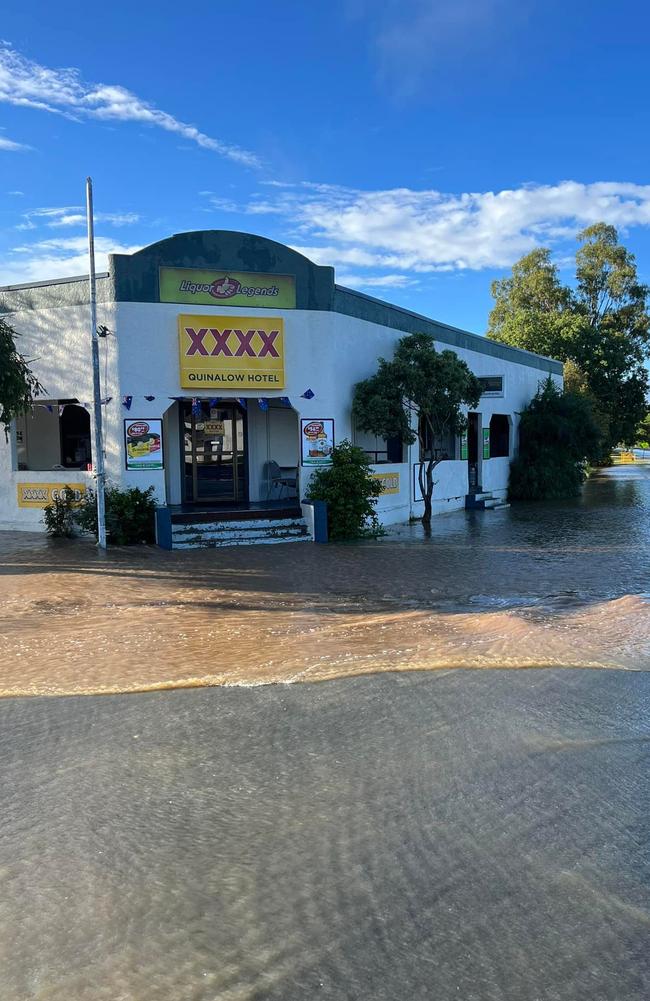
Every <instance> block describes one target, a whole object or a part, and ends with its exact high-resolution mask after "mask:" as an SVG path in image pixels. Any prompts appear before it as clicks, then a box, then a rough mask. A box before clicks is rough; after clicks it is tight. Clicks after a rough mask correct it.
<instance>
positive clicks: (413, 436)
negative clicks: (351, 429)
mask: <svg viewBox="0 0 650 1001" xmlns="http://www.w3.org/2000/svg"><path fill="white" fill-rule="evenodd" d="M480 396H481V387H480V383H479V381H478V379H477V378H476V376H475V375H474V374H473V373H472V372H471V371H470V369H469V368H468V367H467V365H466V364H465V362H464V361H461V359H460V358H459V357H458V355H457V354H455V353H454V352H453V351H441V352H438V351H436V349H435V347H434V341H433V337H432V336H431V335H430V334H408V335H407V336H406V337H402V338H401V339H400V340H399V341H398V343H397V347H396V349H395V354H394V356H393V359H392V361H386V359H385V358H380V359H379V368H378V371H377V373H376V374H375V375H373V376H371V377H370V378H369V379H365V380H364V381H363V382H359V383H357V385H356V386H355V388H354V397H353V403H352V416H353V418H354V422H355V424H356V426H357V427H358V428H359V429H360V430H361V431H368V432H370V433H371V434H375V435H377V436H378V437H379V438H401V440H402V441H403V442H405V443H407V444H413V443H414V442H415V441H419V443H420V460H421V465H420V472H419V475H420V489H421V491H422V497H423V498H424V514H423V516H422V522H423V524H424V525H430V524H431V497H432V494H433V488H434V485H435V484H434V480H433V470H434V469H435V467H436V466H437V465H438V463H439V462H441V461H442V460H441V458H436V457H435V453H434V449H433V443H434V441H435V440H436V438H441V439H444V438H446V437H447V436H449V435H453V436H455V435H458V434H461V433H462V432H463V431H464V430H465V428H466V427H467V418H466V417H465V415H464V414H463V412H462V409H461V408H462V407H464V406H467V407H476V406H478V401H479V399H480Z"/></svg>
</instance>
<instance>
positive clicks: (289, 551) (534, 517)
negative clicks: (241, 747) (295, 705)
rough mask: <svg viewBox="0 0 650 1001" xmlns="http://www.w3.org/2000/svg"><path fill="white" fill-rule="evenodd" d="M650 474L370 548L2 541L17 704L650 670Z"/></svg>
mask: <svg viewBox="0 0 650 1001" xmlns="http://www.w3.org/2000/svg"><path fill="white" fill-rule="evenodd" d="M649 527H650V465H645V466H644V465H640V464H639V465H631V466H621V467H617V468H615V469H611V470H606V471H603V472H602V473H600V474H599V475H597V476H595V477H593V478H592V479H591V480H590V481H589V482H588V483H587V485H586V486H585V490H584V495H583V497H581V498H580V499H576V500H574V501H570V502H562V503H559V502H558V503H551V504H543V505H541V504H531V505H518V506H515V507H512V508H510V509H509V510H506V511H502V512H477V513H467V514H466V513H465V512H458V513H456V514H452V515H446V516H443V517H440V518H437V519H436V520H435V521H434V525H433V534H432V537H431V538H430V539H425V538H423V536H422V531H421V528H420V526H406V527H402V528H399V529H397V530H395V531H394V532H392V533H391V534H390V535H388V536H387V537H385V538H383V539H380V540H378V541H377V542H367V543H361V544H355V545H330V546H314V545H291V546H268V547H266V546H257V547H241V548H232V549H220V550H202V551H197V552H189V553H188V552H180V553H167V552H163V551H159V550H155V549H145V548H142V549H135V550H133V549H130V550H129V549H124V550H113V551H110V552H109V553H108V554H101V553H99V552H97V551H96V549H95V548H94V547H93V546H90V545H88V544H86V543H74V544H70V543H67V542H64V543H58V544H55V543H47V542H44V541H43V540H42V539H36V538H35V537H34V536H25V535H23V534H18V533H15V534H8V535H5V536H4V538H3V540H2V547H3V558H2V570H3V572H4V575H3V576H2V577H0V581H1V584H0V586H1V587H2V591H1V592H0V623H1V625H0V629H1V635H0V641H1V642H2V646H3V652H4V657H3V661H4V663H3V671H2V680H1V683H0V684H1V690H2V693H3V694H7V695H9V694H50V693H57V694H61V693H80V692H115V691H133V690H138V689H147V688H158V687H176V686H191V685H204V684H263V683H268V682H273V681H295V680H321V679H324V678H332V677H336V676H340V675H345V674H360V673H366V672H374V671H385V670H396V669H397V670H401V669H418V668H420V669H421V668H425V669H432V668H449V667H525V666H532V667H542V666H566V667H587V666H592V667H620V668H627V669H647V668H648V667H650V604H649V602H648V593H647V592H648V590H649V586H650V573H649V568H650V532H649Z"/></svg>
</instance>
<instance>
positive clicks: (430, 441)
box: [420, 427, 456, 462]
mask: <svg viewBox="0 0 650 1001" xmlns="http://www.w3.org/2000/svg"><path fill="white" fill-rule="evenodd" d="M430 456H433V458H434V459H454V458H455V457H456V436H455V435H453V434H449V433H448V434H445V435H432V434H431V433H430V431H429V429H428V428H426V427H425V431H424V445H423V446H422V445H420V461H421V462H422V461H423V460H425V459H428V458H430Z"/></svg>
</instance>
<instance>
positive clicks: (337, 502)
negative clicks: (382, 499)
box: [307, 440, 382, 541]
mask: <svg viewBox="0 0 650 1001" xmlns="http://www.w3.org/2000/svg"><path fill="white" fill-rule="evenodd" d="M380 493H381V483H380V482H379V480H376V479H373V477H372V476H371V474H370V460H369V459H368V456H367V455H366V453H365V452H364V451H363V449H361V448H357V447H356V446H355V445H352V444H351V443H350V442H349V441H347V440H345V441H342V442H341V444H340V445H337V446H336V447H335V448H334V449H332V464H331V466H327V467H326V468H322V469H317V470H316V472H315V473H314V475H313V477H312V479H311V482H310V484H309V488H308V490H307V500H322V501H325V502H326V503H327V522H328V532H329V537H330V539H332V540H334V541H336V540H342V539H359V538H376V537H377V536H378V535H381V534H382V528H381V525H380V524H379V519H378V518H377V512H376V511H375V505H376V503H377V498H378V497H379V495H380Z"/></svg>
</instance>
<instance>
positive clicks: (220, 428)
mask: <svg viewBox="0 0 650 1001" xmlns="http://www.w3.org/2000/svg"><path fill="white" fill-rule="evenodd" d="M203 430H204V431H205V433H206V434H216V435H224V434H225V433H226V425H225V422H224V421H206V422H205V423H204V425H203Z"/></svg>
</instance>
